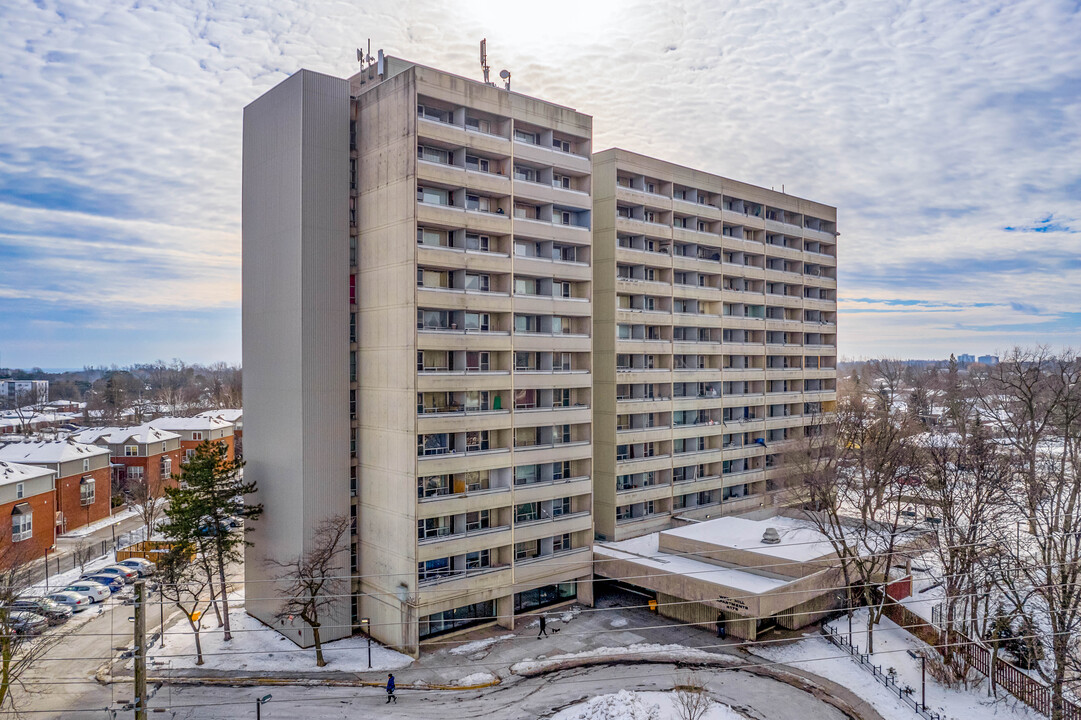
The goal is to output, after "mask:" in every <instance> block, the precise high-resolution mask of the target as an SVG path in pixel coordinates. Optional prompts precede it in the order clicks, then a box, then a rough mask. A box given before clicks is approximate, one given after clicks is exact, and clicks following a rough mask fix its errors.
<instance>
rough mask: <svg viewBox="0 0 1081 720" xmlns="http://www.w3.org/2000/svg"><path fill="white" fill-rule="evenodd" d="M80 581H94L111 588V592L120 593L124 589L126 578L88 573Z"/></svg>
mask: <svg viewBox="0 0 1081 720" xmlns="http://www.w3.org/2000/svg"><path fill="white" fill-rule="evenodd" d="M80 580H93V581H94V582H96V583H98V584H100V585H104V586H105V587H107V588H109V592H112V593H118V592H120V591H121V590H123V589H124V578H122V577H120V576H119V575H98V574H97V573H87V574H86V575H83V576H82V577H81V578H80Z"/></svg>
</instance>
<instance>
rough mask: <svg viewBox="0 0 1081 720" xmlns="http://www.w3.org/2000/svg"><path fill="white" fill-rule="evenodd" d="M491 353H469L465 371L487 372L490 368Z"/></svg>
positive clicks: (466, 356) (466, 355) (466, 357)
mask: <svg viewBox="0 0 1081 720" xmlns="http://www.w3.org/2000/svg"><path fill="white" fill-rule="evenodd" d="M489 357H490V356H489V353H487V352H476V351H472V350H471V351H469V352H467V353H466V354H465V369H466V370H473V371H477V372H487V371H488V369H489V367H490V361H489Z"/></svg>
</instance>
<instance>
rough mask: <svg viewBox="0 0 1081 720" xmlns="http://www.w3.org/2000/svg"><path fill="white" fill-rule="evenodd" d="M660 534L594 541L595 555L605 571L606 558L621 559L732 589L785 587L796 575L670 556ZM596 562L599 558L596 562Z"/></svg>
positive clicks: (749, 590) (752, 590) (751, 590)
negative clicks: (661, 546)
mask: <svg viewBox="0 0 1081 720" xmlns="http://www.w3.org/2000/svg"><path fill="white" fill-rule="evenodd" d="M658 541H659V535H658V533H650V534H649V535H643V536H642V537H637V538H633V539H631V540H622V541H620V542H609V543H599V542H598V543H594V546H593V553H594V555H601V556H603V557H601V558H600V563H599V565H600V570H599V572H600V573H601V574H603V572H604V571H603V568H604V557H610V558H614V559H618V560H627V561H630V562H633V563H635V564H637V565H639V566H641V567H643V568H649V569H651V570H660V571H662V572H666V573H672V574H675V575H689V576H691V577H693V578H695V579H696V580H701V581H702V582H708V583H713V584H716V585H722V586H724V587H727V588H732V589H733V590H740V591H742V592H747V593H754V594H760V593H765V592H769V591H771V590H776V589H777V588H781V587H784V586H785V585H788V584H789V583H791V582H794V581H795V580H796V578H788V579H784V580H781V579H778V578H774V577H764V576H762V575H756V574H754V573H752V572H748V571H746V570H739V569H737V568H724V567H719V566H717V565H713V564H711V563H707V562H703V561H701V560H698V559H695V558H693V557H688V556H687V555H670V554H668V553H666V552H661V551H660V550H659V549H658ZM595 562H596V561H595ZM627 582H629V583H631V584H632V585H634V584H636V582H635V579H634V578H633V577H632V578H627Z"/></svg>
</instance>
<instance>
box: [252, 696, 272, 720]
mask: <svg viewBox="0 0 1081 720" xmlns="http://www.w3.org/2000/svg"><path fill="white" fill-rule="evenodd" d="M270 698H271V695H270V694H269V693H267V694H266V695H264V696H263V697H261V698H259V699H258V700H256V701H255V720H260V718H262V717H263V714H262V713H263V703H265V702H267V701H269V700H270Z"/></svg>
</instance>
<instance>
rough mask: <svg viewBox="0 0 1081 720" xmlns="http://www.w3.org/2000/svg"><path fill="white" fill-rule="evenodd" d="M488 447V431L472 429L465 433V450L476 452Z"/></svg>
mask: <svg viewBox="0 0 1081 720" xmlns="http://www.w3.org/2000/svg"><path fill="white" fill-rule="evenodd" d="M487 449H488V431H487V430H470V431H469V432H467V433H466V434H465V451H466V452H476V451H478V450H487Z"/></svg>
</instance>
